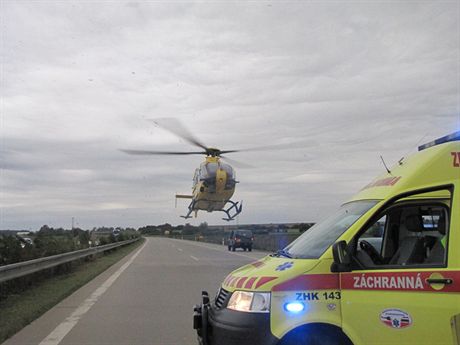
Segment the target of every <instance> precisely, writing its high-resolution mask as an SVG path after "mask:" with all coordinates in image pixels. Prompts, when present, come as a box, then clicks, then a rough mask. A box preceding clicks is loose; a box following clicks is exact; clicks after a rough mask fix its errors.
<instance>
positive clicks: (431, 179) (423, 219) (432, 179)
mask: <svg viewBox="0 0 460 345" xmlns="http://www.w3.org/2000/svg"><path fill="white" fill-rule="evenodd" d="M459 210H460V131H459V132H456V133H453V134H451V135H448V136H445V137H442V138H439V139H437V140H435V141H433V142H431V143H428V144H425V145H422V146H420V147H419V152H417V153H415V154H414V155H412V156H409V157H407V158H403V159H401V160H400V161H399V162H398V163H397V164H395V165H394V166H393V167H391V168H390V169H387V171H385V173H383V174H381V175H380V176H378V177H377V178H376V179H374V180H373V181H371V182H370V183H369V184H367V185H365V186H364V187H363V188H362V189H361V190H359V191H358V193H357V194H356V195H355V196H353V197H352V198H351V199H350V200H349V201H347V202H346V203H344V204H343V205H342V206H341V207H340V208H339V209H338V210H337V211H336V212H334V213H332V214H331V215H330V216H329V217H327V218H326V219H325V220H323V221H321V222H318V223H317V224H316V225H314V226H313V227H311V228H310V229H309V230H308V231H306V232H305V233H303V234H302V235H301V236H300V237H298V238H297V239H296V240H295V241H294V242H292V243H291V244H289V245H288V246H287V247H286V248H284V249H283V250H279V251H277V252H276V253H273V254H271V255H268V256H266V257H265V258H262V259H260V260H257V261H254V262H252V263H250V264H248V265H245V266H243V267H240V268H238V269H236V270H235V271H233V272H231V273H230V274H229V275H228V276H227V277H226V278H225V279H224V281H223V282H222V284H221V286H220V289H219V291H218V293H217V295H216V298H215V299H214V300H211V299H210V296H209V295H208V293H207V292H206V291H203V293H202V303H201V304H199V305H196V306H195V307H194V319H193V321H194V328H195V329H196V330H197V333H198V339H199V342H200V343H201V344H202V345H217V344H218V345H300V344H302V345H369V344H372V345H388V344H395V345H413V344H417V345H434V344H436V345H441V344H442V345H460V251H459V250H458V244H459V243H460V212H459Z"/></svg>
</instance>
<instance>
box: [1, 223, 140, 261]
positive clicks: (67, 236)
mask: <svg viewBox="0 0 460 345" xmlns="http://www.w3.org/2000/svg"><path fill="white" fill-rule="evenodd" d="M138 236H140V234H139V233H138V232H137V231H136V230H135V229H132V228H127V229H123V228H106V227H102V228H93V230H92V231H89V230H82V229H80V228H74V229H71V230H65V229H63V228H52V227H49V226H48V225H43V226H42V227H41V228H40V230H39V231H37V232H29V234H28V235H25V236H18V235H15V234H12V232H11V231H9V232H5V233H1V234H0V265H8V264H12V263H16V262H20V261H27V260H32V259H37V258H41V257H46V256H51V255H56V254H61V253H66V252H71V251H75V250H79V249H85V248H88V247H90V246H95V245H104V244H109V243H113V242H119V241H124V240H128V239H131V238H135V237H138Z"/></svg>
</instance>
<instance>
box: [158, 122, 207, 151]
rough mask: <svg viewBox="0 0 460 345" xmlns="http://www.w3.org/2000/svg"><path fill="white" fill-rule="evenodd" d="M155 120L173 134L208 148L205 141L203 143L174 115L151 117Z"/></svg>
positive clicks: (204, 148) (159, 125)
mask: <svg viewBox="0 0 460 345" xmlns="http://www.w3.org/2000/svg"><path fill="white" fill-rule="evenodd" d="M150 121H153V123H155V124H156V125H157V126H158V127H160V128H163V129H165V130H167V131H168V132H171V133H172V134H174V135H176V136H178V137H179V138H182V139H184V140H186V141H187V142H189V143H190V144H192V145H195V146H198V147H201V148H202V149H203V150H206V149H207V147H206V145H204V144H203V143H201V142H200V141H199V140H198V139H197V138H195V136H194V135H193V134H192V133H190V131H189V130H188V129H187V128H185V127H184V125H183V124H182V123H181V122H180V121H179V120H178V119H176V118H174V117H162V118H157V119H150Z"/></svg>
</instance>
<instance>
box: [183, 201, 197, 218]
mask: <svg viewBox="0 0 460 345" xmlns="http://www.w3.org/2000/svg"><path fill="white" fill-rule="evenodd" d="M195 204H196V201H195V200H192V202H191V203H190V205H188V212H187V214H186V215H185V216H181V218H184V219H189V218H192V216H191V214H192V212H193V208H194V207H195Z"/></svg>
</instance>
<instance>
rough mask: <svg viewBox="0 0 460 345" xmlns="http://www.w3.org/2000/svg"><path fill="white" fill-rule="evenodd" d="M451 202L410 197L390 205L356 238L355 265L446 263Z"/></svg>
mask: <svg viewBox="0 0 460 345" xmlns="http://www.w3.org/2000/svg"><path fill="white" fill-rule="evenodd" d="M449 204H450V202H449V200H446V199H442V200H441V199H440V200H429V201H428V200H426V201H424V200H411V201H407V200H406V201H401V202H397V203H395V204H393V205H392V206H390V207H389V208H387V209H386V210H385V211H384V212H383V213H381V214H380V216H379V217H378V220H377V221H375V222H373V223H372V224H371V225H370V226H368V227H367V228H366V230H365V231H364V232H361V234H360V235H359V236H358V237H357V239H355V240H354V241H353V243H352V244H353V245H354V246H355V251H354V255H353V257H354V266H355V268H357V269H359V268H361V269H363V268H373V267H375V268H382V267H388V268H392V267H401V266H418V265H435V266H443V265H445V263H446V254H447V253H446V249H445V248H446V243H447V235H448V228H449V214H450V210H449Z"/></svg>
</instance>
